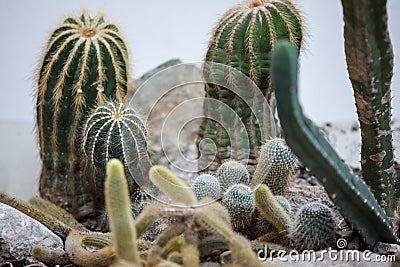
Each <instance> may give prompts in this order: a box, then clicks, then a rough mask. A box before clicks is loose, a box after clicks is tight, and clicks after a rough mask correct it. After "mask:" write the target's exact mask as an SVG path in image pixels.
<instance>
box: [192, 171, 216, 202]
mask: <svg viewBox="0 0 400 267" xmlns="http://www.w3.org/2000/svg"><path fill="white" fill-rule="evenodd" d="M193 192H194V193H195V195H196V197H197V199H198V200H201V199H203V198H206V197H209V198H212V199H215V200H216V199H219V198H220V197H221V186H220V184H219V181H218V179H217V178H216V177H215V176H213V175H211V174H201V175H199V176H197V177H196V179H195V180H194V183H193Z"/></svg>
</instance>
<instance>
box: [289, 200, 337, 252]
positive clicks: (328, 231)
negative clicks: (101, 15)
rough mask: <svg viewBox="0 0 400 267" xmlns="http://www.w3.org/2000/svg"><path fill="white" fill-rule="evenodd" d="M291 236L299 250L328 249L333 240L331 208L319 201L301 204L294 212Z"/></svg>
mask: <svg viewBox="0 0 400 267" xmlns="http://www.w3.org/2000/svg"><path fill="white" fill-rule="evenodd" d="M291 236H292V238H293V240H294V245H295V248H296V249H297V250H299V251H301V250H305V249H306V250H315V251H317V250H321V249H328V248H329V247H331V246H332V245H333V244H334V242H335V221H334V219H333V214H332V210H331V209H330V208H329V207H328V206H326V205H324V204H322V203H319V202H311V203H308V204H306V205H304V206H302V207H301V208H300V210H299V211H298V212H297V214H296V219H295V221H294V225H293V226H292V229H291Z"/></svg>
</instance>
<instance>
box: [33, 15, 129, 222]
mask: <svg viewBox="0 0 400 267" xmlns="http://www.w3.org/2000/svg"><path fill="white" fill-rule="evenodd" d="M128 66H129V63H128V54H127V48H126V45H125V42H124V41H123V38H122V37H121V34H120V32H119V30H118V28H117V26H115V24H112V23H109V22H106V21H105V20H104V17H103V15H102V14H101V13H99V14H97V16H96V17H94V18H91V17H90V16H89V14H88V12H87V11H83V13H82V15H81V16H80V17H77V16H69V17H67V18H66V19H65V20H64V22H63V23H61V24H60V25H59V26H58V27H57V28H56V29H55V30H54V32H53V33H52V35H51V36H50V39H49V41H48V42H47V45H46V47H45V50H44V52H43V57H42V59H41V62H40V64H39V68H38V77H37V79H38V90H37V118H36V120H37V129H38V136H39V145H40V158H41V160H42V162H43V166H42V172H41V176H40V185H39V190H40V194H41V196H42V197H43V198H45V199H49V200H51V201H52V202H54V203H57V204H58V205H60V206H62V207H64V208H67V209H68V210H69V211H71V212H72V213H73V214H74V215H75V216H78V217H83V216H85V215H88V214H89V213H91V212H92V211H93V209H94V210H96V209H97V208H98V207H96V198H97V197H98V195H101V194H102V192H98V194H97V193H96V192H93V183H94V181H93V180H92V179H89V178H86V176H85V171H84V170H82V169H81V168H80V163H81V157H80V155H79V142H78V137H79V135H80V129H81V127H82V123H83V117H84V115H85V114H86V113H87V111H88V110H91V109H92V108H93V107H94V105H95V104H97V103H101V102H102V101H103V100H104V99H106V98H109V99H116V100H118V101H122V100H123V98H124V96H125V94H126V92H127V84H128V83H129V67H128Z"/></svg>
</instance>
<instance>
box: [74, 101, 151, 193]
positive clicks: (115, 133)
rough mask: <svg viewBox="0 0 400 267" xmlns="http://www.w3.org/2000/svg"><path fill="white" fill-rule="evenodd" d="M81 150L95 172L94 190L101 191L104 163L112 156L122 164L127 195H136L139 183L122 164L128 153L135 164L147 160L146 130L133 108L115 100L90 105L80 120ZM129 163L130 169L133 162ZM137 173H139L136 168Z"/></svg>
mask: <svg viewBox="0 0 400 267" xmlns="http://www.w3.org/2000/svg"><path fill="white" fill-rule="evenodd" d="M126 144H129V146H127V145H126ZM82 150H83V154H84V157H83V159H84V162H85V163H86V165H88V166H89V167H90V168H92V169H94V171H95V172H94V174H93V175H94V176H95V185H96V191H103V188H104V181H105V175H106V173H105V170H106V164H107V162H108V161H109V160H110V159H113V158H115V159H119V160H120V161H121V162H122V163H123V164H124V166H125V175H126V177H127V180H128V185H129V192H130V195H131V196H134V197H136V196H140V189H139V186H138V185H137V183H136V182H135V180H134V179H133V177H132V176H131V173H130V172H129V170H128V169H127V167H126V166H127V161H128V156H127V154H128V153H130V156H129V159H130V160H131V159H132V160H133V159H135V160H136V165H139V164H140V162H141V161H146V160H147V130H146V127H145V125H144V122H143V121H142V120H141V119H140V118H139V116H138V115H137V113H136V112H135V110H133V109H132V108H129V107H126V105H124V104H122V103H118V102H106V103H105V104H103V105H99V106H97V107H96V108H94V109H93V110H92V111H91V112H90V113H89V116H88V117H87V119H86V121H85V123H84V127H83V138H82ZM127 150H129V151H127ZM130 166H131V171H134V169H133V168H132V166H133V165H132V164H131V165H130ZM139 175H140V176H141V175H142V172H141V171H140V170H139V169H137V176H139ZM138 194H139V195H138Z"/></svg>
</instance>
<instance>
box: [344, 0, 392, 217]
mask: <svg viewBox="0 0 400 267" xmlns="http://www.w3.org/2000/svg"><path fill="white" fill-rule="evenodd" d="M386 2H387V1H386V0H366V1H360V0H351V1H347V0H346V1H344V0H342V6H343V14H344V16H343V18H344V22H345V26H344V37H345V52H346V61H347V66H348V67H347V70H348V72H349V76H350V81H351V84H352V86H353V90H354V98H355V103H356V107H357V114H358V121H359V122H360V128H361V140H362V145H361V167H362V172H363V178H364V180H365V181H366V183H367V184H368V185H369V186H370V187H371V189H372V192H373V193H374V195H375V198H376V199H377V200H378V201H379V204H380V206H381V207H382V208H383V209H384V210H385V212H386V214H387V215H388V216H390V217H392V219H394V220H396V219H395V218H394V217H395V215H394V210H395V208H396V203H397V201H396V200H395V197H394V195H395V190H394V188H395V182H394V181H395V171H394V166H393V164H394V155H393V143H392V129H391V125H390V119H391V95H390V85H391V80H392V76H393V50H392V44H391V42H390V37H389V31H388V25H387V11H386ZM395 223H397V222H395Z"/></svg>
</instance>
